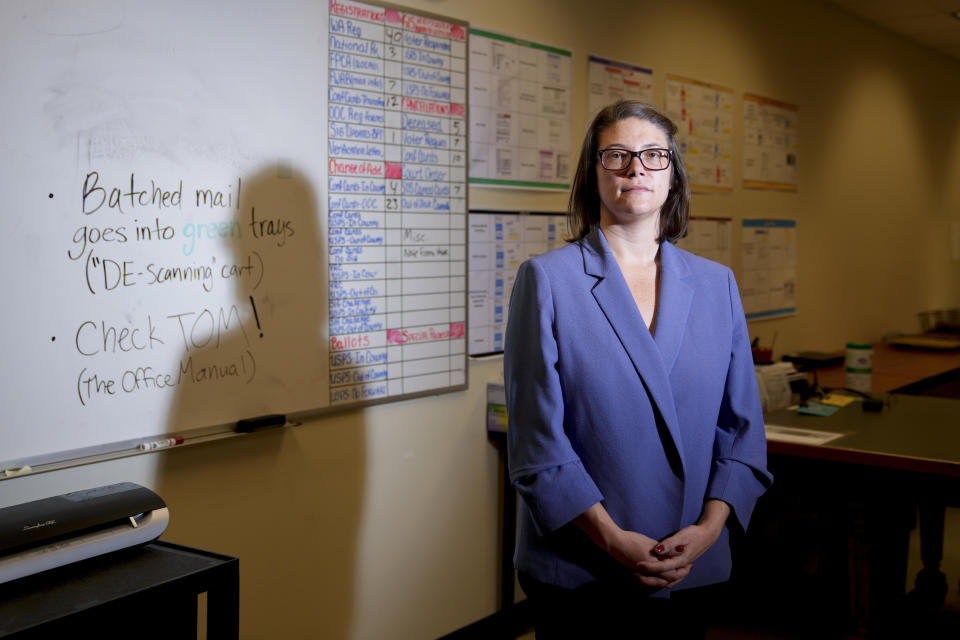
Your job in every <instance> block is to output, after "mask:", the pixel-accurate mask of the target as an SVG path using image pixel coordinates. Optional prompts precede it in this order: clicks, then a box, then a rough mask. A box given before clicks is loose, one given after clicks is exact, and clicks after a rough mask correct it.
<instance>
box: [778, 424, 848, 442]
mask: <svg viewBox="0 0 960 640" xmlns="http://www.w3.org/2000/svg"><path fill="white" fill-rule="evenodd" d="M766 430H767V440H773V441H774V442H792V443H794V444H812V445H822V444H826V443H828V442H830V441H831V440H836V439H837V438H839V437H840V436H842V435H843V434H842V433H836V432H833V431H815V430H813V429H798V428H797V427H783V426H780V425H776V424H768V425H766Z"/></svg>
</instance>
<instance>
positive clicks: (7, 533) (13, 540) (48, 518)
mask: <svg viewBox="0 0 960 640" xmlns="http://www.w3.org/2000/svg"><path fill="white" fill-rule="evenodd" d="M169 520H170V516H169V513H168V512H167V506H166V504H164V502H163V500H161V499H160V496H158V495H157V494H155V493H154V492H153V491H150V490H149V489H147V488H145V487H141V486H140V485H138V484H134V483H132V482H121V483H119V484H111V485H107V486H104V487H96V488H94V489H87V490H85V491H75V492H73V493H65V494H63V495H60V496H55V497H52V498H44V499H42V500H35V501H33V502H26V503H24V504H18V505H14V506H12V507H5V508H3V509H0V584H2V583H4V582H9V581H10V580H16V579H17V578H22V577H24V576H28V575H31V574H34V573H38V572H40V571H46V570H47V569H53V568H54V567H59V566H62V565H65V564H70V563H72V562H78V561H80V560H86V559H87V558H92V557H94V556H98V555H101V554H104V553H108V552H110V551H117V550H119V549H124V548H127V547H132V546H134V545H138V544H145V543H148V542H152V541H154V540H156V539H157V538H159V537H160V534H162V533H163V532H164V531H165V530H166V528H167V523H168V522H169Z"/></svg>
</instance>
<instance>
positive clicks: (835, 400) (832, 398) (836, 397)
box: [820, 393, 857, 407]
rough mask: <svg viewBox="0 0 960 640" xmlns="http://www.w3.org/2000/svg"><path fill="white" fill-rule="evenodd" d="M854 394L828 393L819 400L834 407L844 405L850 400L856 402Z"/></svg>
mask: <svg viewBox="0 0 960 640" xmlns="http://www.w3.org/2000/svg"><path fill="white" fill-rule="evenodd" d="M856 400H857V399H856V398H855V397H854V396H847V395H843V394H840V393H831V394H830V395H827V396H824V397H823V398H821V399H820V402H822V403H823V404H832V405H833V406H835V407H845V406H847V405H848V404H850V403H851V402H856Z"/></svg>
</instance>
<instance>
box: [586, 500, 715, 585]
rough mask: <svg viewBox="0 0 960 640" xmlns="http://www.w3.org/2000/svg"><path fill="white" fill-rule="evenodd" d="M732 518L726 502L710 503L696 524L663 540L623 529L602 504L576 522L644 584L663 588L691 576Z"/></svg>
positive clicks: (593, 507) (595, 505) (707, 502)
mask: <svg viewBox="0 0 960 640" xmlns="http://www.w3.org/2000/svg"><path fill="white" fill-rule="evenodd" d="M729 515H730V506H729V505H728V504H727V503H726V502H723V501H722V500H716V499H710V500H707V501H706V502H704V505H703V512H702V513H701V514H700V519H699V520H698V521H697V523H696V524H693V525H690V526H688V527H684V528H683V529H680V530H679V531H677V532H676V533H674V534H673V535H670V536H668V537H666V538H664V539H663V540H660V541H657V540H654V539H653V538H649V537H647V536H645V535H643V534H642V533H637V532H636V531H628V530H625V529H621V528H620V527H619V526H617V525H616V524H615V523H614V522H613V520H612V519H611V518H610V515H609V514H608V513H607V510H606V509H604V508H603V505H601V504H600V503H599V502H598V503H595V504H594V505H593V506H591V507H590V508H589V509H587V510H586V511H585V512H584V513H582V514H581V515H580V516H578V517H577V518H576V519H575V520H574V522H575V523H576V525H577V526H578V527H580V528H581V529H583V530H584V531H585V532H586V533H587V534H588V535H589V536H590V538H591V539H592V540H593V541H594V542H595V543H596V544H598V545H600V546H601V547H603V548H604V549H606V550H607V552H608V553H609V554H610V555H611V556H613V557H614V558H615V559H616V560H617V562H619V563H620V564H622V565H624V566H626V567H628V568H629V569H630V570H631V571H633V574H634V576H635V577H636V578H637V580H639V581H640V582H641V583H642V584H644V585H647V586H648V587H656V588H658V589H664V588H670V587H673V586H675V585H677V584H679V583H680V581H681V580H683V579H684V578H686V577H687V576H688V575H689V574H690V571H691V570H692V569H693V561H694V560H696V559H697V558H699V557H700V556H701V555H703V553H704V552H705V551H706V550H707V549H709V548H710V546H711V545H712V544H713V543H714V542H716V541H717V538H719V537H720V533H721V532H722V531H723V526H724V524H725V523H726V521H727V517H728V516H729Z"/></svg>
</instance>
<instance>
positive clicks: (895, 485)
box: [766, 360, 960, 636]
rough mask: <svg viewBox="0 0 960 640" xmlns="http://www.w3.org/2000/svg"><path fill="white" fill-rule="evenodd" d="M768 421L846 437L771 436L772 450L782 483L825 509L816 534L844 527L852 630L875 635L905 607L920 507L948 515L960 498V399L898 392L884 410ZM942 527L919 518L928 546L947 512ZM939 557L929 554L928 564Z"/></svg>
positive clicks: (790, 414) (853, 408)
mask: <svg viewBox="0 0 960 640" xmlns="http://www.w3.org/2000/svg"><path fill="white" fill-rule="evenodd" d="M887 362H889V360H888V361H887ZM766 422H767V424H768V425H780V426H787V427H799V428H803V429H810V430H814V431H827V432H833V433H842V434H843V436H842V437H840V438H838V439H836V440H833V441H831V442H829V443H827V444H824V445H803V444H794V443H786V442H777V441H768V452H769V453H770V463H771V468H772V469H773V471H774V476H775V478H777V480H775V486H776V482H778V481H780V480H785V481H787V482H788V483H792V484H793V490H794V491H800V492H806V493H807V494H808V496H807V497H808V499H809V500H810V501H811V502H812V503H813V504H816V505H817V508H822V509H823V513H825V514H827V515H825V516H819V517H822V518H823V520H824V521H825V523H826V525H825V528H824V529H822V530H821V531H820V533H818V534H817V535H822V536H824V537H828V536H830V535H835V534H837V532H839V531H842V532H844V535H845V537H846V540H845V541H844V540H839V539H838V538H834V539H833V542H832V543H831V544H833V545H834V546H835V547H836V546H838V543H839V544H840V545H845V546H846V551H845V556H846V557H845V561H846V564H847V572H846V576H845V579H846V581H847V585H848V589H849V590H848V598H849V613H850V615H851V617H852V619H853V631H854V632H855V633H858V634H860V635H861V636H872V635H873V634H875V633H876V632H877V630H878V629H884V628H885V627H886V626H887V625H889V624H891V616H893V615H894V612H898V611H900V610H901V609H902V604H903V592H904V589H903V586H904V584H905V582H906V568H907V551H908V547H909V536H910V530H911V529H912V528H913V526H914V524H915V515H914V514H915V513H916V509H917V506H918V505H921V506H923V505H926V506H927V507H928V510H935V509H937V508H939V510H940V513H941V514H942V511H943V509H944V505H949V504H956V503H957V501H958V500H960V400H955V399H946V398H933V397H915V396H909V395H900V394H891V395H889V396H887V398H886V404H885V406H884V409H883V411H881V412H878V413H873V412H865V411H863V410H862V408H861V405H860V403H854V404H851V405H848V406H847V407H844V408H843V409H840V410H839V411H838V412H837V413H835V414H834V415H833V416H829V417H816V416H805V415H800V414H798V413H796V412H795V411H788V410H780V411H775V412H771V413H770V414H768V415H767V416H766ZM804 459H806V460H808V461H809V462H810V464H804V463H803V462H802V461H803V460H804ZM778 472H779V473H780V474H782V475H778ZM808 504H809V503H808ZM922 515H923V510H921V516H922ZM831 527H832V528H833V530H831ZM934 529H936V523H935V522H933V521H930V522H928V523H926V524H925V523H924V522H923V521H922V520H921V534H924V532H926V536H927V539H925V540H924V543H925V544H927V545H928V546H929V544H930V540H933V543H936V537H935V535H934V536H931V533H933V534H937V533H939V536H940V543H939V544H940V549H942V532H943V519H942V515H941V518H940V520H939V531H938V532H937V531H934ZM838 555H844V553H843V552H841V553H840V554H838ZM933 555H935V554H932V553H925V558H924V560H925V571H926V570H927V566H926V563H927V561H931V560H932V559H934V558H933ZM935 561H936V565H937V566H934V567H932V571H934V572H937V571H938V565H939V557H936V558H935ZM940 575H942V574H940ZM918 584H919V582H918ZM941 603H942V599H941Z"/></svg>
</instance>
